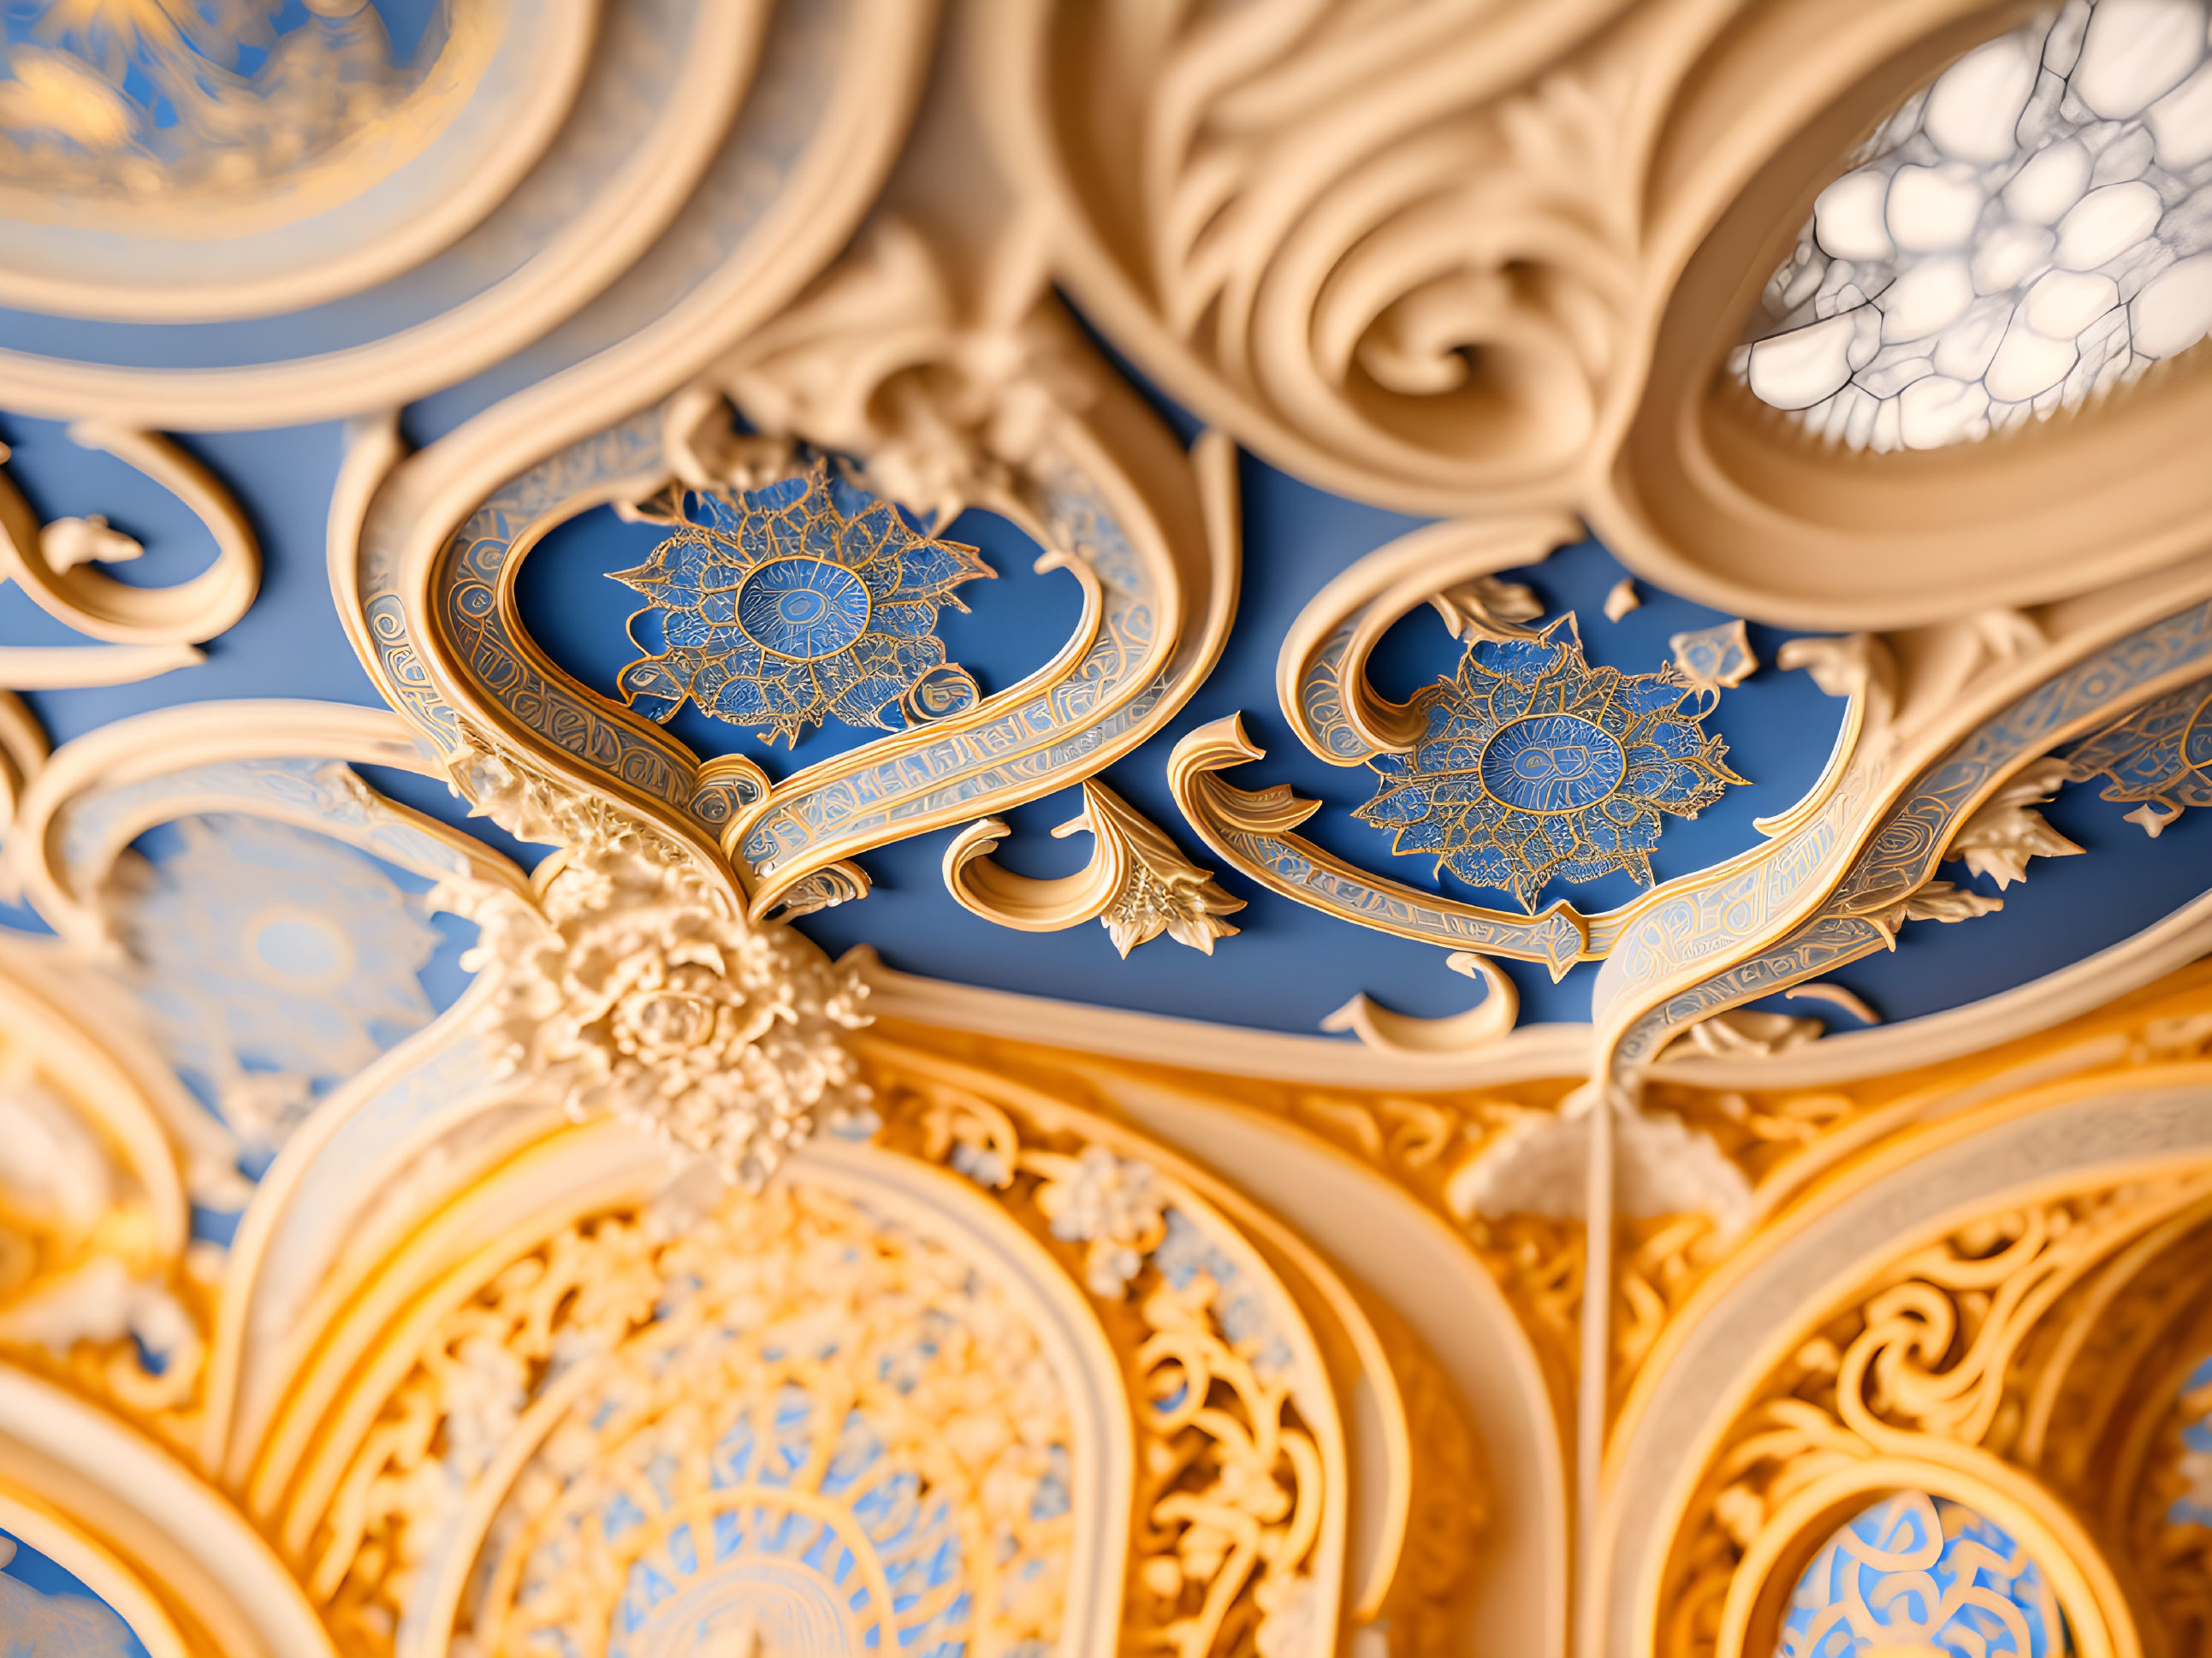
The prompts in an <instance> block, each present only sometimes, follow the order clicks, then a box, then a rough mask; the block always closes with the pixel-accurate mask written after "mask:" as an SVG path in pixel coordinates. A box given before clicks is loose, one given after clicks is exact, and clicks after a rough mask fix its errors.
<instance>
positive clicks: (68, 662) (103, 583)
mask: <svg viewBox="0 0 2212 1658" xmlns="http://www.w3.org/2000/svg"><path fill="white" fill-rule="evenodd" d="M70 440H72V441H73V442H75V443H76V444H77V445H78V446H80V447H82V448H86V449H99V450H104V451H106V452H107V453H109V454H112V455H113V456H115V457H116V458H117V459H119V460H121V461H123V462H124V463H125V465H130V466H131V467H134V468H136V469H137V471H141V472H143V473H144V474H145V475H146V476H147V477H149V478H151V479H152V480H153V481H154V482H155V483H158V484H160V485H161V487H162V488H163V489H167V490H168V491H169V492H170V493H171V494H172V495H175V496H176V497H177V499H178V500H179V501H182V502H183V503H184V504H185V506H186V507H190V508H191V511H192V513H193V515H194V516H196V517H197V519H199V520H200V522H201V523H202V524H204V525H206V526H207V529H208V531H209V533H210V534H211V535H212V536H213V537H215V546H216V556H215V562H214V563H213V564H212V565H210V567H209V568H207V569H205V570H204V571H202V572H201V573H200V574H197V575H196V576H193V577H191V578H190V579H188V580H185V581H181V582H179V583H177V584H176V585H175V586H169V587H140V586H129V585H126V584H125V583H123V582H120V581H118V580H115V579H114V578H113V577H112V576H110V575H106V574H102V573H101V572H100V569H99V568H97V567H98V566H99V565H100V564H103V563H113V562H117V561H118V560H123V559H131V558H136V557H137V556H138V555H139V554H140V553H141V552H143V548H141V547H140V546H139V544H137V542H135V541H133V540H131V538H130V537H128V536H125V535H121V534H118V532H117V531H113V530H111V529H109V528H108V527H107V524H106V519H101V518H99V517H96V516H95V517H94V518H89V519H57V520H56V521H55V522H53V523H52V524H48V525H40V523H39V521H38V519H37V518H36V517H35V516H34V515H33V513H32V512H31V508H30V504H29V503H28V502H27V501H25V500H24V499H23V497H22V495H21V493H20V492H19V491H18V490H17V489H16V488H15V485H14V484H13V483H10V482H9V479H8V477H7V474H6V473H5V472H0V579H7V580H13V581H15V583H16V584H17V585H18V586H21V588H22V589H23V591H24V592H26V593H27V594H28V595H29V596H30V597H31V598H32V599H33V601H34V602H35V603H36V604H38V606H39V607H40V609H41V610H45V611H46V613H47V614H48V615H49V616H52V617H53V618H54V619H55V620H56V621H58V622H60V623H64V624H65V625H67V626H69V627H71V628H74V629H76V630H77V631H78V632H79V633H82V634H86V635H89V636H91V637H92V638H94V639H98V640H103V641H106V644H105V645H103V646H100V647H74V646H63V647H36V646H20V645H18V646H9V647H0V683H5V684H6V685H8V686H9V687H10V688H12V689H17V690H52V689H66V688H71V687H76V686H81V685H114V684H123V683H128V682H129V681H131V680H135V679H150V678H152V677H154V676H155V675H156V674H161V673H167V672H168V671H170V670H171V669H173V668H183V667H189V666H191V665H192V664H193V663H196V662H198V661H200V660H202V659H203V658H202V654H201V653H200V652H199V651H197V649H195V648H194V645H195V643H196V642H197V641H204V640H209V639H212V638H214V637H215V636H216V635H217V634H220V633H223V632H226V631H228V629H229V628H230V627H231V625H232V624H233V623H235V622H237V621H238V619H239V618H240V616H244V615H245V614H246V610H248V608H250V607H251V606H252V603H253V597H254V595H255V593H257V592H259V591H260V586H261V550H260V548H259V547H258V545H257V544H256V543H255V541H254V537H253V531H252V527H251V526H250V525H248V524H247V523H246V515H245V514H244V513H241V512H240V510H239V507H238V503H237V502H236V501H234V500H232V499H231V496H230V494H229V492H228V490H226V489H224V488H223V487H222V484H221V483H218V482H217V481H216V478H215V477H214V475H213V474H212V473H210V471H208V470H207V468H205V467H204V466H203V465H200V464H199V462H197V460H194V459H192V458H191V456H190V455H188V454H186V453H185V452H184V451H183V450H182V449H180V448H179V447H178V446H176V445H175V444H174V443H172V442H171V441H169V440H168V439H167V438H164V437H162V436H160V435H159V434H155V433H152V432H142V431H135V430H132V429H131V428H127V427H122V426H116V425H111V424H108V423H106V422H102V421H82V422H78V423H77V424H76V425H74V426H72V427H70ZM6 459H8V452H7V448H6V446H5V445H0V461H5V460H6ZM17 746H18V747H20V745H17ZM15 757H16V758H17V759H18V760H19V762H20V758H21V755H20V752H19V753H18V754H17V755H16V756H15Z"/></svg>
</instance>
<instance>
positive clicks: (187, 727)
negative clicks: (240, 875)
mask: <svg viewBox="0 0 2212 1658" xmlns="http://www.w3.org/2000/svg"><path fill="white" fill-rule="evenodd" d="M210 707H216V708H220V709H221V710H222V714H223V718H222V719H221V720H211V719H210V717H209V710H210ZM348 761H359V762H364V763H367V764H372V765H384V766H393V767H397V768H400V769H402V770H406V771H416V772H426V773H428V774H431V775H434V776H435V775H437V773H436V771H435V768H434V767H432V765H431V764H430V763H429V762H428V761H427V760H426V758H425V757H424V756H423V753H422V749H421V748H420V746H419V745H418V744H417V743H416V739H415V737H414V734H413V733H412V732H411V731H410V729H409V728H408V726H406V724H405V723H404V721H403V720H400V719H399V718H398V716H397V715H396V714H392V713H391V712H390V711H389V710H387V709H383V708H373V709H372V708H348V707H345V706H343V705H340V704H335V703H327V702H300V701H234V702H226V703H222V704H216V705H209V704H197V705H195V704H186V705H183V706H180V707H177V708H160V709H156V710H155V711H153V712H151V713H149V714H138V715H136V716H133V717H132V718H131V719H128V720H118V721H116V722H114V723H113V724H112V725H107V726H100V727H99V728H98V729H96V730H94V731H91V732H87V733H86V734H85V735H84V736H82V737H81V738H77V739H76V741H74V742H71V743H69V744H65V745H64V746H63V747H62V748H61V749H60V750H57V751H56V753H55V754H54V755H53V756H52V758H51V759H50V760H49V761H48V762H46V766H45V767H44V768H42V769H41V770H40V772H39V773H38V774H37V775H36V776H35V777H34V778H33V780H32V783H31V785H30V786H29V788H28V789H27V790H26V792H25V793H24V796H23V799H22V802H21V806H20V809H19V812H18V816H17V819H16V823H15V829H13V831H12V832H11V833H10V835H9V841H8V855H9V862H10V864H11V865H13V867H14V869H15V873H16V875H17V878H19V879H20V880H21V884H22V890H23V891H24V892H25V894H26V895H27V897H28V899H29V902H31V903H32V905H33V907H34V908H37V909H38V911H39V912H40V915H41V916H42V917H43V918H44V919H45V920H46V922H47V923H48V924H49V925H50V926H52V927H53V928H54V929H55V931H57V932H59V933H61V934H62V936H63V937H64V938H67V939H69V940H70V942H71V943H72V944H75V945H76V946H77V947H78V948H79V949H80V950H84V951H86V952H88V954H90V955H92V956H94V957H98V956H100V955H101V954H103V953H105V952H106V950H108V949H109V948H110V945H111V941H110V922H109V920H108V917H107V914H106V893H105V888H106V883H107V878H108V873H109V871H110V870H111V869H112V866H113V864H114V862H115V859H117V858H118V856H120V855H121V854H122V853H123V852H124V851H125V849H126V848H127V847H129V846H130V844H131V841H134V840H136V839H137V836H138V835H141V834H143V833H144V832H145V831H146V830H147V829H150V828H152V827H153V826H154V825H155V824H156V823H167V822H173V821H174V820H175V819H177V818H179V817H189V816H192V815H194V814H196V813H200V812H206V811H235V810H246V811H253V812H255V813H256V814H257V815H259V816H265V817H276V818H279V819H281V820H283V821H285V822H289V823H294V824H295V825H297V826H298V827H300V828H301V829H313V830H315V831H317V832H318V833H321V834H325V835H331V836H332V837H333V838H335V839H337V840H341V841H346V842H348V843H349V844H350V845H354V846H357V847H362V849H364V850H366V851H371V852H375V853H379V854H380V855H384V856H388V857H394V858H395V859H396V860H397V861H398V862H401V863H403V864H406V865H413V866H415V867H416V868H417V869H418V870H420V871H421V872H424V873H428V874H432V875H434V876H440V877H451V878H458V879H462V880H465V881H471V882H481V883H484V884H489V885H491V886H495V887H503V888H505V889H507V890H510V891H520V890H521V877H520V875H519V873H517V872H516V871H515V870H514V868H513V865H511V864H509V863H507V860H506V859H503V858H501V857H500V856H499V854H497V853H494V852H492V851H490V850H489V848H487V847H485V846H484V845H483V842H482V841H478V840H477V839H476V838H475V837H474V836H472V835H463V834H461V833H459V831H457V830H454V829H448V828H447V826H446V825H444V824H443V823H438V822H437V821H436V820H435V819H434V818H429V817H424V816H423V815H422V814H421V813H419V812H416V811H410V810H409V809H408V808H406V807H404V806H400V805H395V804H393V803H392V802H389V801H386V800H384V799H382V798H381V797H380V796H377V795H375V794H374V792H373V791H371V790H369V789H368V787H367V786H365V785H363V784H362V782H361V781H360V780H359V779H358V778H356V777H354V776H353V775H352V774H351V773H350V772H348V771H347V770H346V769H345V766H344V764H343V762H348ZM303 762H304V763H305V764H306V767H307V770H306V771H304V772H303V771H301V766H302V763H303ZM318 762H319V768H318ZM279 774H282V776H283V778H284V780H286V781H287V782H289V786H285V787H275V788H272V787H270V783H271V782H272V781H275V780H276V779H277V777H278V775H279Z"/></svg>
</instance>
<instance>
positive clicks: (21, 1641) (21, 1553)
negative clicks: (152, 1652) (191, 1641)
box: [0, 1531, 148, 1658]
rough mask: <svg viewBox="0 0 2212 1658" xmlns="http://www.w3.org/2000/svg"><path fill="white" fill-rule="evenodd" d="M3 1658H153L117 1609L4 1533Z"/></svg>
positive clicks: (0, 1544)
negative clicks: (118, 1613)
mask: <svg viewBox="0 0 2212 1658" xmlns="http://www.w3.org/2000/svg"><path fill="white" fill-rule="evenodd" d="M0 1658H148V1655H147V1652H146V1644H145V1643H144V1642H143V1641H141V1640H140V1639H139V1638H138V1637H137V1633H136V1632H135V1631H133V1630H132V1629H131V1626H130V1625H128V1624H125V1622H124V1621H123V1619H121V1618H120V1617H118V1616H117V1614H116V1612H115V1610H114V1608H113V1607H112V1606H109V1605H108V1604H107V1602H106V1601H105V1600H101V1599H100V1597H99V1596H98V1595H96V1594H94V1593H93V1592H92V1591H91V1590H90V1589H89V1588H86V1587H85V1584H84V1582H83V1580H82V1579H81V1578H79V1577H77V1576H75V1575H74V1574H73V1573H70V1572H69V1571H66V1570H64V1569H63V1568H62V1567H61V1566H59V1565H58V1564H56V1563H55V1562H54V1561H53V1560H52V1559H51V1558H48V1557H47V1556H46V1555H44V1554H41V1553H40V1552H39V1551H38V1550H36V1549H34V1548H33V1547H32V1546H30V1545H29V1544H28V1543H26V1542H25V1541H23V1540H22V1539H21V1538H20V1537H17V1536H15V1535H14V1534H13V1533H9V1532H5V1531H0Z"/></svg>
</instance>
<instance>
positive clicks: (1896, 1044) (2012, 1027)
mask: <svg viewBox="0 0 2212 1658" xmlns="http://www.w3.org/2000/svg"><path fill="white" fill-rule="evenodd" d="M2208 951H2212V896H2205V897H2201V898H2197V899H2195V900H2193V901H2192V902H2190V903H2187V904H2185V905H2184V906H2183V907H2182V908H2179V909H2178V910H2176V911H2174V912H2173V914H2171V915H2169V916H2166V918H2165V919H2164V920H2160V921H2158V922H2156V923H2154V925H2152V926H2148V927H2145V928H2144V929H2143V930H2142V932H2138V933H2136V934H2135V935H2134V936H2133V937H2132V938H2125V939H2123V940H2122V941H2121V942H2120V943H2118V944H2113V945H2111V946H2110V947H2108V948H2106V949H2104V950H2098V951H2097V952H2095V953H2094V954H2093V955H2089V956H2085V957H2082V958H2081V960H2080V961H2078V962H2075V963H2070V964H2069V965H2068V966H2066V967H2063V968H2061V969H2058V970H2057V972H2055V973H2050V974H2046V975H2044V976H2043V977H2042V978H2039V979H2036V980H2033V981H2030V982H2028V983H2027V984H2024V985H2021V986H2020V987H2018V988H2016V989H2013V990H2008V991H2004V992H2002V993H1999V994H1997V995H1995V996H1989V997H1984V999H1981V1000H1980V1001H1977V1002H1969V1003H1967V1004H1966V1005H1964V1006H1961V1007H1954V1008H1950V1009H1947V1010H1946V1011H1943V1012H1941V1013H1927V1014H1923V1015H1922V1016H1921V1017H1918V1018H1916V1019H1908V1020H1905V1021H1904V1022H1903V1023H1898V1024H1893V1025H1888V1026H1885V1027H1883V1028H1881V1029H1874V1030H1849V1031H1844V1032H1843V1033H1842V1034H1840V1035H1832V1036H1824V1037H1822V1038H1821V1039H1820V1041H1819V1042H1816V1043H1813V1044H1810V1045H1808V1046H1806V1047H1802V1048H1791V1049H1790V1050H1788V1051H1787V1052H1785V1053H1782V1054H1775V1055H1773V1056H1772V1057H1771V1058H1758V1059H1751V1060H1743V1059H1738V1058H1735V1057H1733V1056H1711V1057H1708V1056H1704V1055H1698V1056H1691V1055H1686V1054H1674V1055H1671V1056H1669V1057H1668V1058H1665V1059H1662V1060H1661V1062H1660V1064H1659V1066H1658V1067H1657V1069H1656V1071H1655V1072H1654V1073H1653V1074H1654V1076H1655V1077H1657V1078H1663V1079H1664V1080H1667V1081H1669V1082H1677V1081H1679V1082H1681V1083H1685V1084H1689V1085H1691V1086H1692V1087H1697V1088H1711V1089H1741V1088H1775V1089H1798V1088H1807V1089H1810V1088H1820V1087H1825V1086H1827V1085H1829V1084H1835V1083H1847V1082H1856V1081H1858V1080H1860V1079H1862V1078H1869V1077H1878V1076H1883V1075H1887V1074H1893V1073H1899V1072H1909V1071H1917V1070H1920V1069H1922V1068H1923V1067H1925V1066H1936V1065H1941V1064H1942V1063H1943V1062H1944V1061H1945V1060H1954V1059H1958V1058H1960V1057H1962V1056H1964V1055H1966V1054H1976V1053H1980V1052H1983V1051H1984V1050H1986V1049H1990V1048H1998V1047H2002V1045H2004V1044H2005V1043H2007V1042H2015V1041H2018V1040H2019V1039H2020V1038H2021V1037H2024V1036H2029V1035H2033V1034H2034V1033H2035V1032H2037V1031H2039V1030H2048V1029H2052V1028H2053V1027H2054V1026H2057V1025H2060V1024H2063V1023H2065V1022H2066V1021H2067V1020H2069V1019H2072V1018H2075V1017H2079V1016H2081V1014H2084V1013H2087V1012H2090V1011H2093V1010H2094V1009H2096V1008H2099V1007H2102V1006H2104V1005H2106V1003H2107V1002H2111V1001H2113V1000H2115V999H2118V998H2119V997H2122V996H2124V995H2126V994H2128V993H2130V992H2131V991H2135V990H2139V989H2141V988H2142V987H2143V986H2145V985H2148V984H2150V983H2152V982H2154V981H2156V980H2159V979H2161V978H2163V977H2165V976H2166V975H2167V974H2169V973H2172V972H2173V971H2174V970H2175V969H2179V968H2182V967H2185V966H2187V965H2188V964H2189V963H2191V962H2193V961H2197V960H2198V959H2199V958H2200V957H2203V956H2204V955H2205V954H2207V953H2208Z"/></svg>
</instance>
